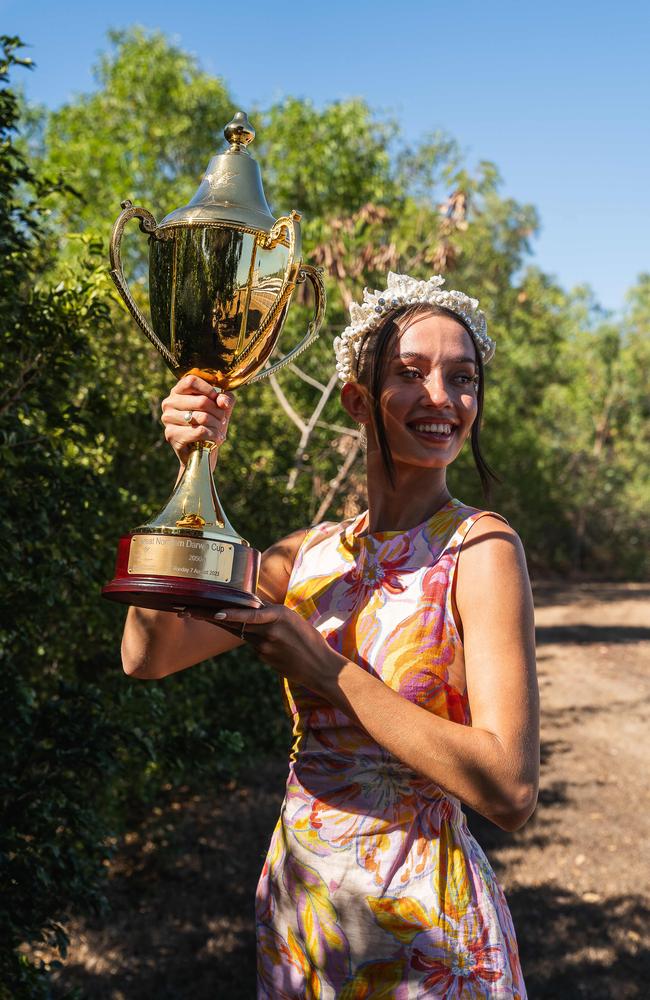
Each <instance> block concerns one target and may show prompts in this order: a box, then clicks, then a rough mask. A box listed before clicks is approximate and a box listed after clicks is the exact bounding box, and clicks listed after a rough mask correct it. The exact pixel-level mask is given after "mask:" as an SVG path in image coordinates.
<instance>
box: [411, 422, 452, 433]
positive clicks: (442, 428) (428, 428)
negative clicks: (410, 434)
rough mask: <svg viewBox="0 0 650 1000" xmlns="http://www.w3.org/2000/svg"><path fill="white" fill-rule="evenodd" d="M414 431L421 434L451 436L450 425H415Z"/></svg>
mask: <svg viewBox="0 0 650 1000" xmlns="http://www.w3.org/2000/svg"><path fill="white" fill-rule="evenodd" d="M415 430H416V431H419V432H420V433H421V434H451V432H452V430H453V428H452V425H451V424H416V425H415Z"/></svg>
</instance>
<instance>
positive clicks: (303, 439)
mask: <svg viewBox="0 0 650 1000" xmlns="http://www.w3.org/2000/svg"><path fill="white" fill-rule="evenodd" d="M337 379H338V375H337V373H336V371H334V372H332V374H331V376H330V380H329V382H328V383H327V385H326V386H325V387H324V389H323V391H322V393H321V397H320V399H319V400H318V402H317V403H316V406H315V407H314V410H313V413H312V415H311V416H310V418H309V420H308V421H307V423H306V424H305V425H304V426H303V430H302V433H301V435H300V441H299V442H298V447H297V448H296V451H295V455H294V459H293V468H292V470H291V472H290V473H289V479H288V481H287V492H289V491H290V490H292V489H293V488H294V486H295V485H296V480H297V478H298V475H299V474H300V471H301V470H302V468H303V467H304V464H305V460H304V457H303V456H304V453H305V448H306V447H307V445H308V444H309V440H310V438H311V436H312V434H313V432H314V428H315V427H316V424H317V422H318V420H319V419H320V415H321V413H322V412H323V409H324V408H325V404H326V403H327V401H328V399H329V398H330V396H331V395H332V389H333V388H334V386H335V385H336V382H337Z"/></svg>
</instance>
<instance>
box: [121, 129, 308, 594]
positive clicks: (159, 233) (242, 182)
mask: <svg viewBox="0 0 650 1000" xmlns="http://www.w3.org/2000/svg"><path fill="white" fill-rule="evenodd" d="M224 135H225V137H226V140H227V142H228V143H229V148H228V149H227V150H226V151H225V152H223V153H218V154H217V155H216V156H214V157H213V158H212V159H211V160H210V163H209V164H208V169H207V170H206V172H205V175H204V177H203V180H202V181H201V184H200V186H199V189H198V191H197V192H196V194H195V195H194V197H193V198H192V200H191V201H190V202H189V204H188V205H186V206H185V207H184V208H178V209H176V211H174V212H171V213H170V214H169V215H167V216H165V218H164V219H163V220H162V222H161V223H160V225H158V224H157V223H156V220H155V219H154V217H153V215H151V213H150V212H148V211H147V210H146V209H144V208H139V207H137V206H135V205H132V204H131V202H129V201H124V202H122V212H121V213H120V215H119V216H118V218H117V219H116V221H115V224H114V226H113V232H112V235H111V245H110V258H111V277H112V278H113V281H114V282H115V284H116V286H117V290H118V291H119V293H120V295H121V296H122V298H123V299H124V301H125V303H126V305H127V307H128V309H129V311H130V313H131V315H132V316H133V318H134V319H135V321H136V323H137V324H138V326H139V327H140V329H141V330H142V331H143V332H144V333H145V334H146V336H147V337H148V338H149V340H150V341H151V343H152V344H153V345H154V347H155V348H157V350H158V351H159V352H160V354H162V356H163V358H164V359H165V361H166V362H167V365H168V366H169V368H171V370H172V372H173V373H174V375H175V376H176V377H177V378H181V377H182V376H183V375H186V374H187V373H193V374H196V375H200V376H201V378H204V379H205V380H206V381H207V382H210V383H211V384H212V385H214V386H215V387H217V388H219V389H224V390H225V389H236V388H237V387H238V386H241V385H244V384H246V383H248V382H257V381H259V380H260V379H262V378H266V377H267V376H268V375H271V374H272V373H273V372H276V371H278V369H279V368H282V367H284V365H286V364H289V363H290V362H291V361H292V360H293V359H294V358H296V357H297V356H298V355H299V354H300V353H301V352H302V351H304V350H305V348H307V347H308V346H309V344H311V342H312V341H313V340H314V339H315V338H316V337H317V336H318V331H319V328H320V325H321V323H322V320H323V314H324V311H325V289H324V286H323V280H322V278H321V271H320V269H318V268H315V267H312V266H310V265H309V264H304V263H303V262H302V260H301V256H300V255H301V245H300V215H299V214H298V213H297V212H291V214H290V215H287V216H282V217H281V218H279V219H275V218H274V217H273V215H272V214H271V210H270V208H269V206H268V204H267V201H266V198H265V196H264V189H263V187H262V178H261V175H260V169H259V166H258V164H257V163H256V162H255V160H254V159H253V158H252V157H251V155H250V154H249V152H248V149H247V146H248V145H249V143H250V142H252V140H253V139H254V138H255V131H254V129H253V128H252V127H251V125H250V123H249V121H248V119H247V117H246V115H245V114H244V113H243V112H241V111H240V112H238V113H237V114H236V115H235V117H234V118H233V120H232V121H231V122H230V123H229V124H228V125H227V126H226V128H225V129H224ZM130 219H138V220H139V224H140V229H141V231H142V232H144V233H146V234H147V235H148V237H149V305H150V312H151V325H149V323H148V322H147V319H146V317H145V316H144V315H143V313H142V312H141V311H140V309H139V308H138V306H137V305H136V303H135V301H134V299H133V296H132V295H131V293H130V291H129V288H128V285H127V282H126V280H125V277H124V273H123V271H122V263H121V260H120V243H121V239H122V232H123V230H124V226H125V225H126V223H127V222H128V221H129V220H130ZM305 280H309V281H310V282H311V283H312V285H313V289H314V294H315V306H314V318H313V320H312V322H311V323H310V325H309V327H308V330H307V333H306V335H305V337H304V338H303V340H302V341H301V342H300V343H299V344H298V345H297V347H295V348H294V349H293V350H292V351H291V352H290V353H289V354H287V355H286V356H285V357H283V358H282V359H281V360H279V361H277V362H276V363H275V364H269V360H268V359H269V356H270V355H271V352H272V351H273V349H274V347H275V345H276V344H277V341H278V338H279V337H280V333H281V331H282V326H283V324H284V320H285V318H286V315H287V311H288V309H289V305H290V303H291V296H292V294H293V290H294V288H295V286H296V284H298V283H299V282H303V281H305ZM214 447H215V445H214V444H212V443H211V442H209V443H205V444H196V445H195V446H194V448H193V450H192V453H191V456H190V459H189V461H188V463H187V466H186V469H185V472H184V474H183V477H182V478H181V480H180V482H179V483H178V485H177V487H176V489H175V490H174V492H173V493H172V495H171V497H170V499H169V501H168V502H167V504H166V505H165V507H163V509H162V510H161V511H160V513H159V514H157V515H156V516H155V517H154V518H153V519H152V520H151V521H148V522H147V523H146V524H144V525H142V526H141V527H138V528H136V529H135V530H134V531H132V532H131V533H130V534H128V535H125V536H124V537H122V538H121V539H120V542H119V548H118V555H117V564H116V570H115V577H114V579H113V580H111V582H110V583H108V584H107V585H106V586H105V587H104V588H103V590H102V594H103V595H104V597H107V598H108V599H109V600H112V601H120V602H122V603H124V604H136V605H139V606H140V607H145V608H157V609H160V610H167V611H174V610H179V609H181V608H186V607H197V606H198V607H209V608H212V607H213V608H215V609H216V608H218V607H227V606H229V605H230V606H233V605H240V606H244V607H258V606H259V605H260V603H261V602H260V600H259V598H258V597H257V596H256V594H255V591H256V587H257V578H258V572H259V562H260V553H259V552H258V551H257V550H256V549H253V548H251V546H250V545H249V544H248V542H246V541H245V540H244V539H243V538H242V537H241V536H240V535H239V534H238V533H237V532H236V531H235V529H234V528H233V527H232V525H231V524H230V523H229V521H228V518H227V517H226V515H225V514H224V512H223V508H222V506H221V503H220V502H219V498H218V496H217V492H216V489H215V485H214V480H213V477H212V472H211V469H210V451H211V450H212V449H213V448H214Z"/></svg>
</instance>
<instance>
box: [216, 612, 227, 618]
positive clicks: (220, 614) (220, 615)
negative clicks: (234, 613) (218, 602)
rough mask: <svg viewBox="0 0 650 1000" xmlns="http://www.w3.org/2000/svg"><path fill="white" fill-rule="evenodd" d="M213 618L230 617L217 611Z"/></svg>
mask: <svg viewBox="0 0 650 1000" xmlns="http://www.w3.org/2000/svg"><path fill="white" fill-rule="evenodd" d="M212 617H213V618H227V617H228V615H227V614H226V612H225V611H217V613H216V614H215V615H213V616H212Z"/></svg>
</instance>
